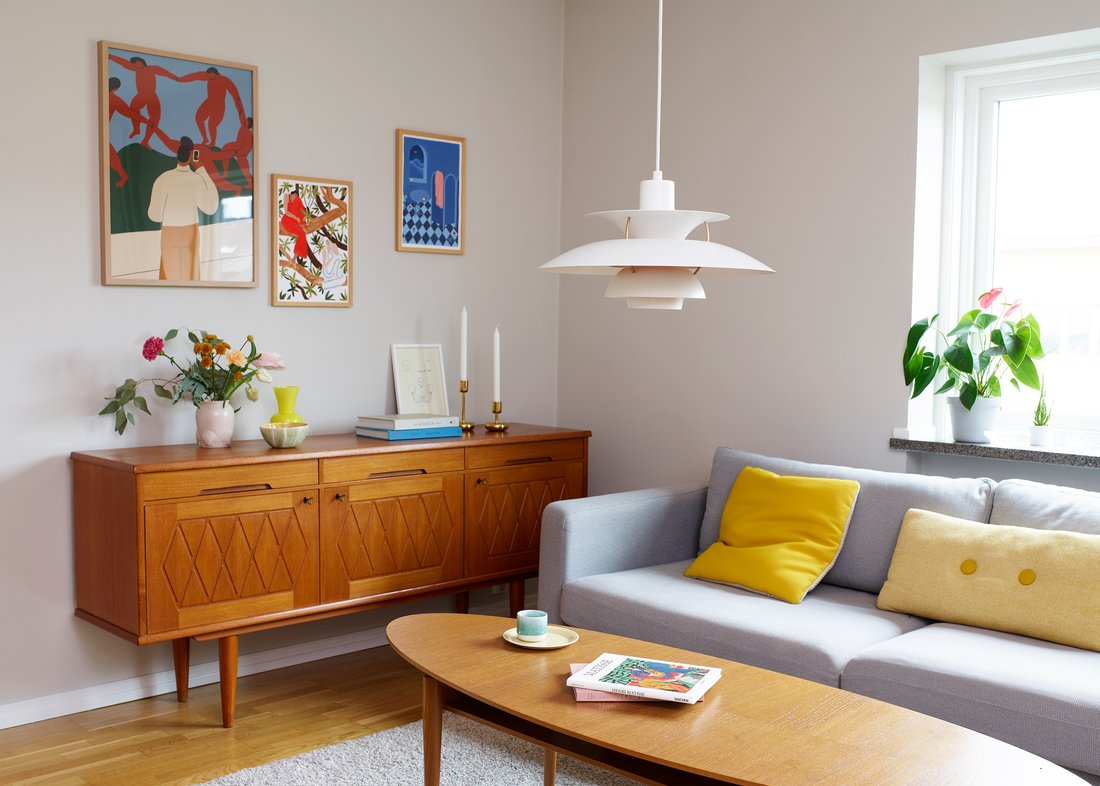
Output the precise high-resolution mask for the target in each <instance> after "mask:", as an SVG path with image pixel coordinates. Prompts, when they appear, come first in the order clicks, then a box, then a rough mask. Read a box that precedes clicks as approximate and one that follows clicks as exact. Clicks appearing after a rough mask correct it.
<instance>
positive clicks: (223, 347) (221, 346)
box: [214, 341, 229, 355]
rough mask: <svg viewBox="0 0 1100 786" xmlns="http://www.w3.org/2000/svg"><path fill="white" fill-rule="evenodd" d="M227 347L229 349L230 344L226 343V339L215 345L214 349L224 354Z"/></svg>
mask: <svg viewBox="0 0 1100 786" xmlns="http://www.w3.org/2000/svg"><path fill="white" fill-rule="evenodd" d="M227 349H229V345H228V344H226V343H225V342H224V341H223V342H221V343H220V344H217V345H215V347H214V351H215V352H217V353H218V354H219V355H224V354H225V351H226V350H227Z"/></svg>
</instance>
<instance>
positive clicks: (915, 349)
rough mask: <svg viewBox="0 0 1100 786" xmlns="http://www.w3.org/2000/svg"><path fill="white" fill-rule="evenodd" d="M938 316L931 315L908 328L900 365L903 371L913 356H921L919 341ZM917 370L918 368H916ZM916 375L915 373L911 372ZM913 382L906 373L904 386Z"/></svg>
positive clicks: (908, 365)
mask: <svg viewBox="0 0 1100 786" xmlns="http://www.w3.org/2000/svg"><path fill="white" fill-rule="evenodd" d="M937 316H939V315H938V314H933V315H932V316H930V317H928V318H927V319H922V320H920V321H919V322H916V323H915V324H914V325H913V326H912V327H911V328H909V335H908V336H906V338H905V352H904V354H903V355H902V356H901V365H902V368H903V369H908V368H910V363H911V361H912V360H913V358H914V357H915V356H918V355H920V354H921V350H920V349H919V344H920V340H921V339H922V338H923V337H924V334H925V333H926V332H928V328H929V327H930V326H931V325H932V323H933V322H935V321H936V317H937ZM918 369H919V366H918ZM913 374H914V375H915V374H916V371H914V372H913ZM912 381H913V378H912V376H911V375H910V374H909V372H908V371H906V375H905V384H906V385H908V384H909V383H910V382H912Z"/></svg>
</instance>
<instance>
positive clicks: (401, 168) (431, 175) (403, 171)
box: [396, 128, 466, 254]
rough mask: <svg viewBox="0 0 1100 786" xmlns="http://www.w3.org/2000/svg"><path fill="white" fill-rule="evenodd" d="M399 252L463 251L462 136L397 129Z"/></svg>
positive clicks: (464, 220)
mask: <svg viewBox="0 0 1100 786" xmlns="http://www.w3.org/2000/svg"><path fill="white" fill-rule="evenodd" d="M396 224H397V226H396V230H397V233H396V247H397V250H398V251H420V252H424V253H431V254H465V253H466V140H465V139H464V138H463V137H458V136H446V135H444V134H430V133H427V132H425V131H407V130H405V129H403V128H399V129H397V216H396Z"/></svg>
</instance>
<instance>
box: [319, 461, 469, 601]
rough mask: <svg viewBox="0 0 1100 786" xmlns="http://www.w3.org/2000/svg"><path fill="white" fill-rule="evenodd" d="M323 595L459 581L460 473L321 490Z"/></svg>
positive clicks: (342, 595) (329, 597)
mask: <svg viewBox="0 0 1100 786" xmlns="http://www.w3.org/2000/svg"><path fill="white" fill-rule="evenodd" d="M322 494H323V496H324V498H323V501H322V507H323V509H322V514H321V521H322V524H321V575H322V577H323V579H322V587H321V598H322V600H323V601H324V602H326V603H328V602H331V601H337V600H345V599H349V598H361V597H366V596H368V595H376V594H381V593H385V592H394V591H397V590H402V589H408V588H410V587H421V586H424V585H428V584H433V583H438V582H441V581H447V580H449V579H457V578H461V577H462V475H459V474H453V475H427V476H417V477H404V478H394V479H389V480H377V481H371V482H368V483H360V484H356V485H352V486H346V487H343V488H327V489H325V490H324V491H323V492H322Z"/></svg>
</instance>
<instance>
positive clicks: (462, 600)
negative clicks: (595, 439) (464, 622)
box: [455, 592, 470, 614]
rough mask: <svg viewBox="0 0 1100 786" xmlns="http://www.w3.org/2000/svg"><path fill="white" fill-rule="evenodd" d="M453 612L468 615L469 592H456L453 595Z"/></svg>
mask: <svg viewBox="0 0 1100 786" xmlns="http://www.w3.org/2000/svg"><path fill="white" fill-rule="evenodd" d="M455 611H457V612H458V613H459V614H469V613H470V593H469V592H456V593H455Z"/></svg>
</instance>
